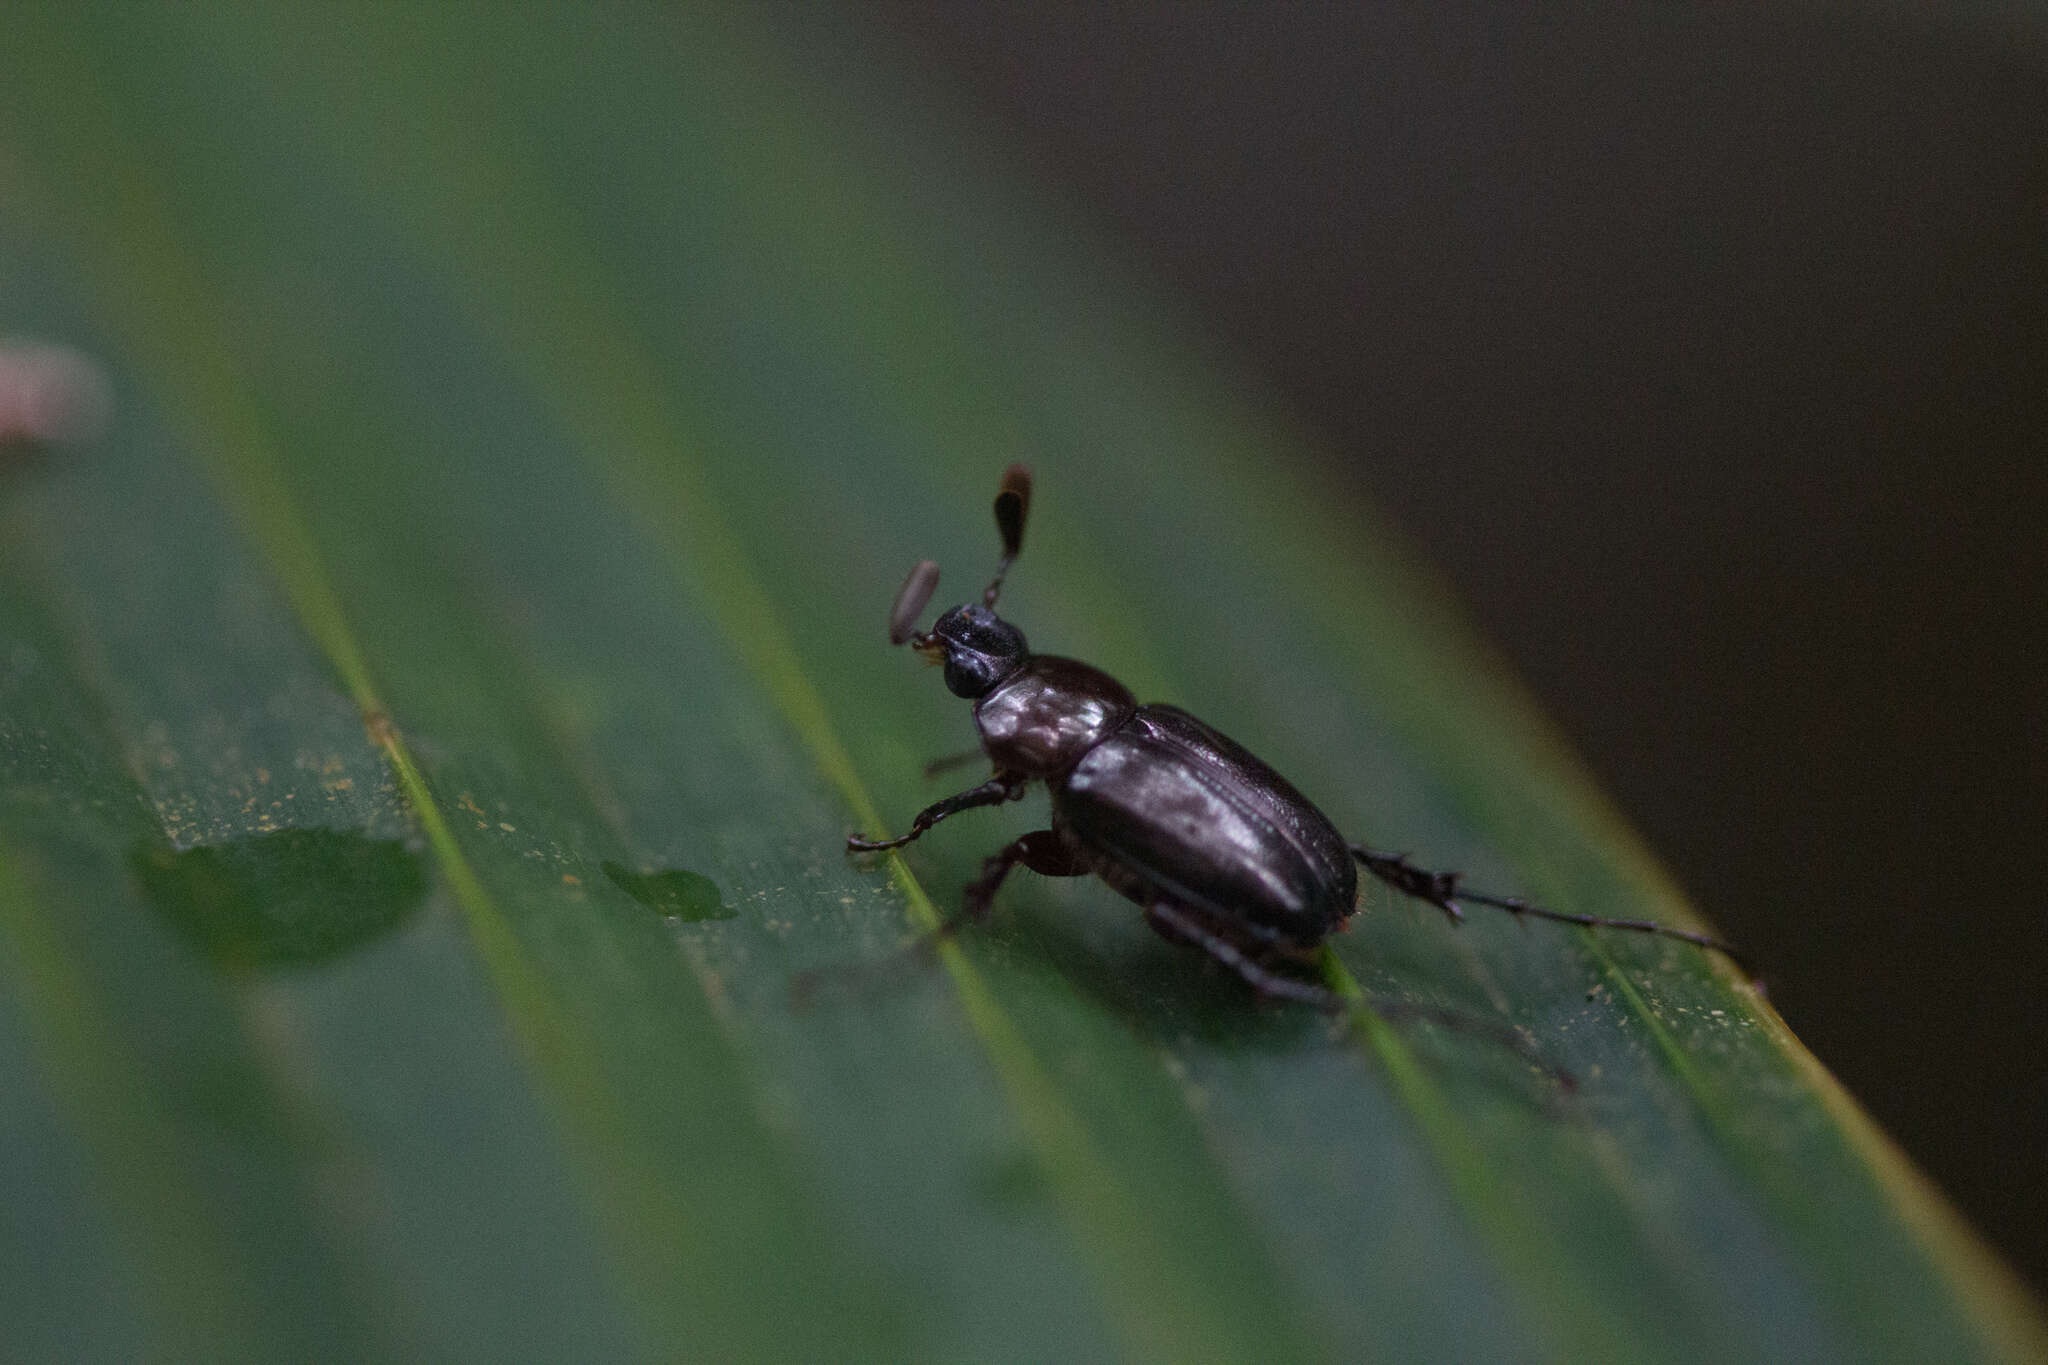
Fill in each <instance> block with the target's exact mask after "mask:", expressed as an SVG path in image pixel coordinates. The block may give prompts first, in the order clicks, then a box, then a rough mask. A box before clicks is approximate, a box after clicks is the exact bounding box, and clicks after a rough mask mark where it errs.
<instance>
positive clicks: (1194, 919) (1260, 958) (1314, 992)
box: [1145, 900, 1344, 1014]
mask: <svg viewBox="0 0 2048 1365" xmlns="http://www.w3.org/2000/svg"><path fill="white" fill-rule="evenodd" d="M1145 922H1146V923H1148V924H1150V925H1151V926H1152V927H1153V928H1154V929H1155V930H1157V931H1158V932H1159V934H1160V936H1161V937H1163V938H1166V939H1169V940H1171V941H1172V942H1175V943H1186V944H1191V945H1193V946H1194V947H1197V948H1200V949H1201V950H1202V951H1203V952H1205V953H1207V954H1208V955H1209V956H1210V957H1213V958H1215V959H1216V960H1217V961H1218V962H1220V963H1222V964H1223V965H1224V966H1226V967H1228V968H1230V970H1232V971H1233V972H1236V973H1237V974H1238V975H1239V976H1240V977H1242V978H1244V981H1245V984H1246V985H1248V986H1250V987H1251V988H1252V989H1253V990H1255V991H1257V992H1258V993H1259V994H1260V995H1263V996H1267V997H1269V998H1272V999H1275V1000H1293V1001H1296V1002H1297V1003H1300V1004H1303V1005H1314V1006H1315V1007H1316V1008H1317V1009H1319V1010H1323V1011H1325V1012H1326V1013H1330V1014H1337V1013H1340V1012H1342V1011H1343V1009H1344V1000H1343V997H1341V996H1339V995H1337V994H1336V993H1335V992H1334V991H1328V990H1324V989H1323V988H1322V987H1321V986H1313V985H1310V984H1309V983H1308V982H1306V981H1301V980H1298V979H1297V978H1295V977H1292V976H1288V975H1287V974H1285V973H1284V972H1277V971H1275V970H1273V968H1271V967H1270V966H1268V965H1266V962H1265V961H1264V959H1265V958H1266V957H1267V956H1269V955H1271V954H1272V953H1273V952H1274V951H1275V950H1276V949H1278V948H1279V947H1280V945H1279V943H1278V942H1277V941H1273V942H1268V943H1265V944H1262V945H1261V946H1260V948H1259V949H1256V950H1252V951H1247V949H1246V947H1245V945H1244V944H1243V943H1242V942H1240V941H1238V940H1236V939H1233V938H1231V937H1230V936H1229V935H1228V934H1227V933H1225V932H1222V931H1220V930H1219V929H1217V928H1216V927H1214V926H1212V925H1211V924H1207V923H1204V917H1203V916H1201V915H1199V914H1197V913H1196V912H1194V911H1191V910H1188V909H1187V908H1186V907H1184V906H1180V905H1176V904H1174V903H1173V902H1172V901H1164V900H1154V901H1149V902H1147V903H1146V906H1145Z"/></svg>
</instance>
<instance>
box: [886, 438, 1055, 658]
mask: <svg viewBox="0 0 2048 1365" xmlns="http://www.w3.org/2000/svg"><path fill="white" fill-rule="evenodd" d="M1030 504H1031V471H1030V470H1028V469H1026V468H1025V467H1024V466H1023V465H1021V464H1013V465H1011V466H1010V467H1009V468H1008V469H1006V470H1004V471H1003V486H1002V490H1001V491H1000V492H998V493H997V494H996V528H997V529H998V530H999V531H1001V532H1002V536H1003V558H1002V562H1001V563H999V564H997V565H996V576H995V581H994V582H992V583H990V584H989V585H988V588H987V589H986V590H985V591H984V592H983V593H982V594H981V601H979V602H963V603H962V604H961V605H959V606H957V607H955V608H953V609H952V610H951V611H949V612H947V613H946V614H945V615H944V616H941V617H940V618H939V619H938V620H937V621H936V622H935V623H933V625H932V628H931V629H930V630H928V631H919V630H918V628H917V618H918V617H919V616H920V615H921V614H923V612H924V608H925V603H927V602H929V601H931V600H932V593H933V591H934V590H935V589H937V587H938V586H939V566H938V565H937V564H934V563H933V562H932V561H931V560H929V559H926V560H922V561H920V562H919V563H918V566H917V567H916V568H914V569H912V570H911V571H910V577H908V578H906V579H904V580H903V587H902V588H901V589H900V590H899V591H898V592H897V594H896V601H895V603H894V604H893V605H891V606H890V608H889V643H890V644H892V645H909V646H910V647H911V648H912V649H914V650H916V651H917V652H918V653H919V654H920V655H922V656H923V657H924V658H925V659H926V661H928V662H930V663H935V664H944V665H945V666H946V687H947V688H948V689H949V690H950V691H951V692H952V693H953V695H954V696H956V697H968V698H978V697H984V696H987V695H988V692H989V690H990V689H991V688H993V687H994V686H995V685H996V684H997V683H999V682H1001V681H1002V680H1003V679H1005V678H1007V677H1009V676H1010V675H1011V674H1012V673H1015V672H1016V671H1017V670H1018V669H1019V668H1021V667H1023V664H1024V660H1025V659H1026V658H1027V657H1029V655H1030V653H1031V650H1030V647H1029V646H1027V645H1026V644H1025V643H1024V632H1023V631H1021V630H1018V629H1017V628H1016V627H1015V626H1013V625H1011V624H1010V623H1009V622H1008V621H1005V620H1004V619H1003V618H1002V617H1000V616H998V615H996V594H997V593H998V592H1000V591H1001V590H1002V586H1003V575H1004V574H1006V573H1008V572H1009V571H1010V562H1011V561H1012V560H1014V559H1015V558H1016V557H1017V552H1018V551H1019V550H1020V549H1022V548H1023V546H1024V513H1025V511H1026V510H1027V509H1028V508H1029V507H1030Z"/></svg>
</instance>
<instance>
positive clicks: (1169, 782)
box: [846, 465, 1740, 1007]
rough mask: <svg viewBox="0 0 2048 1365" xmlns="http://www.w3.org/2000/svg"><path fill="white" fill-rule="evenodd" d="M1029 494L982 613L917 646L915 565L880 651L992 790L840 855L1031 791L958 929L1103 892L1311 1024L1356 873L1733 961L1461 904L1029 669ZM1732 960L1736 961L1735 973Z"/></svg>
mask: <svg viewBox="0 0 2048 1365" xmlns="http://www.w3.org/2000/svg"><path fill="white" fill-rule="evenodd" d="M1030 495H1031V476H1030V473H1029V471H1028V470H1026V469H1025V468H1024V467H1023V466H1021V465H1012V466H1011V467H1010V468H1009V469H1008V470H1007V471H1006V472H1005V474H1004V476H1003V484H1002V491H1001V492H1000V493H999V494H998V495H997V498H996V523H997V526H998V528H999V529H1000V530H1001V533H1002V537H1003V558H1002V561H1001V563H1000V565H999V566H998V568H997V570H996V576H995V581H994V582H992V583H990V584H989V586H988V589H987V590H986V591H985V592H984V593H983V594H982V600H981V601H980V602H975V603H967V604H963V605H961V606H957V607H954V608H953V609H952V610H950V611H948V612H946V613H945V614H944V615H942V616H940V617H939V619H938V621H937V622H936V623H934V625H933V626H932V628H931V630H929V631H927V632H923V633H918V632H917V631H916V629H915V625H914V622H915V620H916V618H917V616H918V615H919V614H920V613H921V612H922V611H923V610H924V607H925V604H926V603H927V602H928V601H929V600H930V598H931V595H932V592H933V590H934V589H935V588H936V587H937V586H938V569H937V566H936V565H934V564H932V563H931V562H930V561H928V560H927V561H925V562H923V563H920V564H919V565H918V566H917V567H916V568H914V569H912V570H911V573H910V576H909V578H908V579H906V580H905V582H904V585H903V588H902V590H901V591H900V592H899V593H898V594H897V597H896V602H895V604H894V606H893V607H892V608H891V611H890V616H889V638H890V641H891V642H892V643H894V644H905V643H907V644H909V645H910V646H911V647H912V648H913V649H915V650H917V651H918V653H920V654H922V655H924V656H925V657H926V658H927V659H929V660H931V661H932V662H934V663H940V664H943V665H944V666H945V679H946V687H947V688H948V690H950V691H951V692H953V693H954V695H956V696H960V697H964V698H967V699H969V700H971V701H972V702H973V703H974V724H975V729H976V730H977V731H978V732H979V735H980V739H981V749H982V752H983V753H984V754H986V756H987V757H988V759H989V760H990V762H991V763H992V764H993V765H994V769H995V771H994V774H993V775H992V776H991V777H990V778H989V779H988V780H987V781H986V782H983V783H982V784H980V785H979V786H976V787H971V788H969V789H968V790H966V791H964V792H960V793H958V794H957V795H954V796H950V797H947V798H946V799H945V800H943V801H940V802H937V803H936V804H934V805H932V806H929V807H927V808H926V809H924V810H923V811H920V812H919V813H918V815H917V818H916V819H915V820H913V821H912V822H911V826H910V830H909V832H908V833H906V834H904V835H902V836H901V837H900V838H895V839H878V840H877V839H866V838H863V837H861V836H860V835H857V834H856V835H854V836H852V837H851V838H849V839H848V840H847V841H846V842H847V847H848V848H849V849H851V850H853V851H855V852H875V851H879V850H882V849H890V848H898V847H901V846H902V845H904V844H907V843H909V842H911V841H912V840H913V839H916V838H918V837H919V836H920V835H922V834H923V833H924V832H925V831H926V830H928V829H930V828H931V827H932V826H933V825H936V824H937V823H938V822H939V821H941V820H943V819H945V818H946V817H947V816H949V815H953V814H956V813H958V812H960V811H963V810H969V809H972V808H974V807H976V806H993V805H999V804H1001V803H1002V802H1005V801H1011V800H1015V799H1017V798H1019V797H1021V796H1023V795H1024V793H1025V791H1026V790H1027V789H1028V787H1029V786H1030V784H1031V783H1033V782H1041V783H1043V784H1044V785H1045V789H1046V791H1047V793H1048V794H1049V795H1050V797H1051V802H1052V821H1051V825H1050V827H1049V828H1047V829H1041V830H1034V831H1032V832H1031V833H1029V834H1026V835H1023V836H1022V837H1021V838H1018V839H1015V840H1013V841H1011V842H1010V843H1009V844H1008V845H1006V846H1005V847H1004V848H1002V849H1001V850H1000V851H999V852H997V853H996V854H995V855H994V856H992V857H990V858H989V859H988V860H987V862H986V863H984V864H983V866H982V871H981V875H980V876H978V877H977V878H975V880H974V881H973V882H972V883H970V884H969V885H968V887H967V892H966V899H965V905H964V907H963V909H964V915H965V917H967V918H975V919H978V918H980V917H982V916H984V915H985V914H987V912H988V908H989V905H990V902H991V901H992V900H993V898H994V896H995V892H996V888H997V887H998V886H999V885H1001V883H1002V881H1003V879H1004V877H1006V876H1007V875H1008V874H1009V872H1010V870H1011V869H1012V868H1014V867H1015V866H1017V865H1018V864H1019V863H1021V864H1023V865H1024V866H1025V867H1028V868H1030V869H1031V870H1032V871H1034V872H1038V873H1041V874H1043V875H1045V876H1049V877H1073V876H1085V875H1088V874H1090V873H1092V874H1094V875H1096V876H1098V877H1100V878H1102V880H1103V881H1105V882H1107V883H1108V884H1109V885H1110V886H1111V887H1113V888H1114V889H1115V890H1117V891H1118V892H1121V893H1122V894H1123V895H1125V896H1127V897H1129V898H1130V899H1131V900H1133V901H1135V902H1137V903H1138V904H1139V905H1140V906H1142V907H1144V911H1145V918H1146V920H1147V922H1148V923H1150V924H1151V925H1152V927H1153V928H1154V929H1156V930H1157V931H1158V932H1159V933H1160V934H1162V935H1163V936H1165V937H1166V938H1168V939H1170V940H1172V941H1174V942H1176V943H1184V944H1189V945H1192V946H1195V947H1198V948H1201V949H1202V950H1203V951H1205V952H1206V953H1208V954H1209V955H1210V956H1212V957H1214V958H1215V959H1217V960H1218V961H1220V962H1222V963H1224V964H1225V965H1226V966H1228V967H1230V968H1231V969H1232V970H1233V971H1235V972H1236V973H1237V974H1238V975H1239V976H1241V977H1243V978H1244V979H1245V980H1246V981H1247V982H1249V983H1250V984H1251V985H1252V986H1253V987H1254V988H1255V989H1257V990H1258V991H1259V992H1260V993H1262V994H1265V995H1269V996H1278V997H1284V998H1288V999H1294V1000H1301V1001H1305V1002H1307V1003H1311V1004H1316V1005H1321V1006H1325V1007H1329V1006H1333V1005H1334V1004H1335V1003H1336V999H1335V997H1334V996H1333V995H1332V994H1331V993H1330V992H1328V991H1326V990H1324V989H1323V988H1322V987H1320V986H1316V985H1312V984H1310V983H1309V982H1307V981H1304V980H1301V979H1300V978H1299V977H1298V976H1296V975H1294V974H1292V973H1291V972H1290V971H1289V970H1288V968H1290V967H1292V968H1296V969H1299V968H1301V967H1305V966H1307V965H1308V964H1309V962H1310V961H1311V959H1312V958H1313V956H1314V954H1315V952H1316V950H1317V949H1318V948H1319V947H1320V946H1321V944H1322V942H1323V940H1324V939H1325V938H1326V937H1328V935H1329V934H1330V933H1331V932H1332V931H1334V930H1336V929H1338V928H1340V927H1342V925H1343V924H1344V922H1345V920H1346V919H1348V918H1349V917H1350V915H1351V913H1352V911H1353V909H1354V908H1355V902H1356V898H1357V893H1358V871H1357V869H1358V868H1359V867H1360V866H1362V867H1364V868H1365V869H1366V870H1367V871H1369V872H1371V873H1372V874H1373V875H1374V876H1376V877H1378V878H1380V879H1381V880H1383V881H1385V882H1387V883H1388V884H1389V885H1391V886H1393V887H1395V888H1396V889H1397V890H1400V891H1402V892H1405V893H1407V894H1408V895H1411V896H1415V897H1417V898H1419V899H1421V900H1424V901H1427V902H1429V903H1430V904H1432V905H1435V906H1437V907H1438V908H1440V909H1442V910H1443V911H1444V912H1445V913H1446V914H1448V915H1450V916H1451V917H1452V918H1453V919H1457V918H1458V917H1459V913H1460V911H1459V906H1460V903H1461V902H1469V903H1472V904H1479V905H1489V906H1494V907H1497V908H1499V909H1503V910H1509V911H1512V912H1515V913H1517V914H1528V915H1535V916H1539V917H1541V918H1545V919H1555V920H1562V921H1565V922H1567V923H1572V924H1582V925H1601V926H1607V927H1611V928H1621V929H1635V930H1640V931H1643V932H1647V933H1655V934H1663V935H1666V936H1669V937H1673V938H1680V939H1684V940H1686V941H1687V942H1690V943H1697V944H1700V945H1702V946H1704V947H1710V948H1717V949H1720V950H1721V951H1723V952H1729V953H1730V955H1731V956H1733V952H1732V950H1731V949H1729V948H1728V946H1727V945H1726V944H1724V943H1721V942H1720V941H1719V940H1716V939H1712V938H1708V937H1706V936H1705V935H1701V934H1694V933H1691V932H1689V931H1687V930H1683V929H1674V928H1669V927H1667V926H1664V925H1659V924H1653V923H1650V922H1648V921H1643V920H1612V919H1604V918H1600V917H1597V916H1591V915H1573V914H1565V913H1561V912H1558V911H1554V910H1545V909H1542V908H1540V907H1537V906H1533V905H1529V904H1527V903H1525V902H1523V901H1520V900H1515V899H1512V898H1509V897H1499V896H1488V895H1482V894H1479V893H1476V892H1467V891H1463V890H1461V889H1460V888H1459V886H1458V877H1457V874H1456V873H1446V872H1430V871H1426V870H1424V869H1422V868H1418V867H1415V866H1413V865H1412V864H1410V863H1409V862H1408V861H1407V860H1406V858H1404V857H1399V856H1393V855H1388V854H1383V853H1375V852H1373V851H1371V850H1370V849H1366V848H1362V847H1360V846H1358V845H1356V844H1352V843H1350V842H1349V841H1347V840H1346V839H1345V838H1344V836H1343V835H1342V834H1340V833H1339V832H1338V831H1337V828H1336V826H1335V825H1333V824H1331V823H1330V819H1329V817H1328V816H1326V815H1324V814H1323V813H1322V811H1320V810H1318V809H1317V808H1316V806H1315V805H1314V803H1313V802H1311V801H1310V800H1309V799H1308V798H1307V797H1305V796H1303V795H1302V794H1301V793H1300V792H1298V791H1296V790H1295V789H1294V787H1293V786H1292V785H1291V784H1290V783H1289V782H1288V781H1287V779H1285V778H1283V777H1282V776H1280V774H1279V773H1277V772H1275V771H1273V769H1271V768H1269V767H1267V766H1266V765H1265V764H1264V763H1262V762H1260V761H1259V759H1258V758H1256V757H1254V756H1253V755H1252V754H1251V753H1250V752H1248V751H1247V750H1246V749H1245V748H1244V747H1243V746H1242V745H1240V744H1238V743H1237V742H1236V741H1235V740H1232V739H1231V738H1229V737H1228V736H1227V735H1224V734H1222V733H1220V732H1218V731H1217V730H1216V729H1214V728H1213V727H1211V726H1209V725H1207V724H1204V723H1203V722H1202V721H1200V720H1198V719H1196V718H1195V717H1194V716H1191V715H1189V714H1188V713H1187V712H1185V711H1183V710H1181V709H1179V708H1178V707H1174V706H1163V705H1159V704H1156V703H1154V704H1148V705H1142V706H1141V705H1139V704H1138V702H1137V700H1136V699H1135V698H1134V697H1132V695H1131V693H1130V691H1129V689H1127V688H1126V687H1125V686H1124V685H1123V684H1122V683H1120V682H1118V681H1117V680H1116V679H1115V678H1112V677H1111V676H1110V675H1109V674H1107V673H1105V672H1103V671H1102V670H1101V669H1099V668H1095V667H1093V666H1092V665H1089V664H1085V663H1082V662H1080V661H1079V660H1076V659H1064V658H1060V657H1058V656H1056V655H1048V654H1033V653H1032V652H1031V650H1030V647H1029V646H1028V645H1027V644H1026V643H1025V640H1024V634H1023V632H1022V631H1020V630H1018V629H1017V628H1016V627H1015V626H1013V625H1011V624H1010V623H1009V622H1008V621H1005V620H1003V619H1002V618H1001V617H1000V616H998V615H996V611H995V603H996V596H997V593H998V592H999V591H1000V589H1001V587H1002V582H1003V576H1004V574H1005V573H1007V572H1008V570H1009V567H1010V564H1011V561H1012V560H1014V559H1015V558H1016V556H1017V553H1018V551H1019V550H1020V549H1021V548H1022V544H1023V538H1024V518H1025V513H1026V511H1027V509H1028V506H1029V501H1030ZM1739 960H1740V959H1739V958H1738V961H1739Z"/></svg>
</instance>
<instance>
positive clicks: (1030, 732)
mask: <svg viewBox="0 0 2048 1365" xmlns="http://www.w3.org/2000/svg"><path fill="white" fill-rule="evenodd" d="M1137 709H1138V702H1137V698H1135V697H1133V696H1132V695H1131V694H1130V691H1129V690H1128V689H1127V688H1125V687H1124V685H1123V684H1122V683H1120V682H1118V681H1117V680H1116V679H1115V678H1112V677H1110V676H1109V674H1107V673H1104V672H1103V671H1102V670H1101V669H1099V668H1095V667H1092V666H1090V665H1088V664H1084V663H1081V662H1080V661H1079V660H1076V659H1062V658H1060V657H1058V656H1057V655H1052V654H1039V655H1035V656H1033V657H1032V658H1031V659H1030V660H1028V661H1027V662H1026V663H1025V665H1024V666H1023V667H1022V668H1020V669H1018V670H1017V671H1016V672H1015V673H1012V674H1011V675H1010V676H1009V677H1008V678H1006V679H1004V680H1003V681H1002V682H1001V683H1000V684H998V685H997V686H996V688H995V690H994V691H992V692H990V693H989V694H988V695H987V696H985V697H983V698H982V699H981V700H980V701H979V702H977V703H975V707H974V724H975V728H976V729H978V730H979V731H980V732H981V747H982V748H984V749H986V750H987V751H988V756H989V758H990V759H992V760H993V761H994V762H995V765H996V766H997V767H998V768H1001V769H1004V770H1005V771H1008V772H1013V773H1024V774H1026V775H1028V776H1031V777H1050V776H1052V775H1053V774H1055V773H1059V772H1062V771H1064V770H1066V769H1067V768H1070V767H1072V766H1073V765H1074V763H1075V762H1076V761H1078V760H1079V759H1080V757H1081V756H1082V755H1083V754H1085V753H1087V752H1088V751H1089V750H1090V749H1092V748H1094V747H1095V746H1096V745H1097V744H1099V743H1101V741H1102V740H1103V739H1105V738H1106V737H1108V736H1109V735H1111V734H1113V733H1115V732H1116V731H1117V730H1118V729H1120V728H1121V727H1122V726H1123V724H1124V722H1126V721H1128V720H1129V719H1130V718H1131V715H1132V713H1133V712H1135V711H1136V710H1137Z"/></svg>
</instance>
